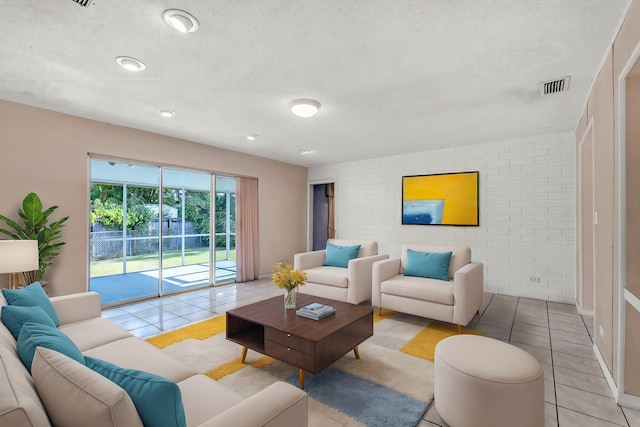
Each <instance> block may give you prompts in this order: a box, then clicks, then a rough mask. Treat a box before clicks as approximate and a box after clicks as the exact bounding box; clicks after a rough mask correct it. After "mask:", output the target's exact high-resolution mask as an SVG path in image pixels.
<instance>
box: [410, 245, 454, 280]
mask: <svg viewBox="0 0 640 427" xmlns="http://www.w3.org/2000/svg"><path fill="white" fill-rule="evenodd" d="M451 254H452V252H418V251H412V250H411V249H407V268H406V269H405V271H404V275H405V276H416V277H427V278H429V279H438V280H446V281H449V263H450V262H451Z"/></svg>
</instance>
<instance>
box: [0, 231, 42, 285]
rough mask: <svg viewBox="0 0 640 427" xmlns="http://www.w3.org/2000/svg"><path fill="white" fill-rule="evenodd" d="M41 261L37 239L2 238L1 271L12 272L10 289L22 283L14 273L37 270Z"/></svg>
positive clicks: (0, 245)
mask: <svg viewBox="0 0 640 427" xmlns="http://www.w3.org/2000/svg"><path fill="white" fill-rule="evenodd" d="M39 262H40V261H39V259H38V241H37V240H0V273H10V275H9V288H10V289H16V288H18V287H19V285H20V283H18V282H19V280H18V277H17V276H18V274H14V273H24V272H27V271H33V270H37V269H38V268H39V267H40V266H39ZM28 284H29V283H26V284H25V285H28Z"/></svg>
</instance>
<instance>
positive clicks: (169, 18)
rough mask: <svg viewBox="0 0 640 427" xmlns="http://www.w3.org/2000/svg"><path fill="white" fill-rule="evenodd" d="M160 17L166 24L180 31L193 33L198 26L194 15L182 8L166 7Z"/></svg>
mask: <svg viewBox="0 0 640 427" xmlns="http://www.w3.org/2000/svg"><path fill="white" fill-rule="evenodd" d="M162 19H163V20H164V22H165V23H166V24H167V25H168V26H170V27H171V28H173V29H174V30H176V31H180V32H181V33H193V32H194V31H196V30H197V29H198V27H199V24H198V20H197V19H196V18H195V16H193V15H192V14H190V13H189V12H185V11H184V10H179V9H167V10H165V11H164V13H163V14H162Z"/></svg>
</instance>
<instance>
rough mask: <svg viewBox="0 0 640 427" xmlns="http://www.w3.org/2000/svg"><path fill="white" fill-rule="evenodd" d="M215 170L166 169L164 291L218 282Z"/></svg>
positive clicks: (163, 233) (163, 185)
mask: <svg viewBox="0 0 640 427" xmlns="http://www.w3.org/2000/svg"><path fill="white" fill-rule="evenodd" d="M211 179H212V176H211V174H207V173H201V172H189V171H184V170H177V169H166V168H165V169H163V171H162V188H163V193H162V194H163V197H162V201H163V216H162V293H169V292H173V291H181V290H185V289H188V288H193V287H197V286H203V285H204V286H208V285H210V284H213V283H214V280H213V276H212V271H211V268H210V267H211V265H212V262H211V261H212V260H211V250H210V246H211V239H210V238H209V236H210V230H211V215H212V212H211V191H210V189H211Z"/></svg>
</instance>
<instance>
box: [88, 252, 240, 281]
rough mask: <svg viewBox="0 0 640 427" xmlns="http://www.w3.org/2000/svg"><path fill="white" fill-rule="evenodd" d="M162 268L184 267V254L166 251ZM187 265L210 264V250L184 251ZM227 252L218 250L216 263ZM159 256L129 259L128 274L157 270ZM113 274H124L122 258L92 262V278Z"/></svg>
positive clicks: (150, 255) (129, 257) (221, 259)
mask: <svg viewBox="0 0 640 427" xmlns="http://www.w3.org/2000/svg"><path fill="white" fill-rule="evenodd" d="M162 256H163V263H162V266H163V267H165V268H167V267H179V266H181V265H182V253H181V252H180V251H179V250H178V251H164V252H163V253H162ZM184 256H185V265H190V264H201V263H204V262H209V250H208V249H189V250H185V251H184ZM226 258H227V252H226V250H224V249H216V261H224V260H225V259H226ZM229 259H230V260H232V261H235V259H236V250H235V249H233V250H231V251H230V252H229ZM158 267H159V265H158V254H148V255H135V256H128V257H127V273H133V272H135V271H146V270H157V269H158ZM112 274H122V258H113V259H107V260H102V261H93V262H91V277H99V276H109V275H112Z"/></svg>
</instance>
